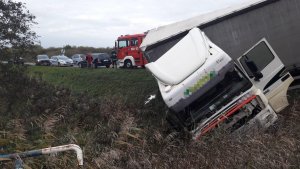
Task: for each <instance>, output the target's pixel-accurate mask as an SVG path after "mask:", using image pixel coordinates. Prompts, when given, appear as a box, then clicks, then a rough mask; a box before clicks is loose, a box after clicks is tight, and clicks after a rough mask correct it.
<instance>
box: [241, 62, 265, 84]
mask: <svg viewBox="0 0 300 169" xmlns="http://www.w3.org/2000/svg"><path fill="white" fill-rule="evenodd" d="M245 63H246V65H247V67H248V68H249V70H250V71H251V73H252V75H253V77H254V80H255V81H259V79H261V78H262V77H263V74H262V73H261V72H260V71H258V68H257V65H256V64H255V63H254V62H253V61H252V60H246V62H245Z"/></svg>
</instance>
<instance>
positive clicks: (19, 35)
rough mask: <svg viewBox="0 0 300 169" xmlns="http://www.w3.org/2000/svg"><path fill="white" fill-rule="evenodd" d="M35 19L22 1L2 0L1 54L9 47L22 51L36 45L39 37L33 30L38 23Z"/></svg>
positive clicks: (0, 11)
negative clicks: (32, 27)
mask: <svg viewBox="0 0 300 169" xmlns="http://www.w3.org/2000/svg"><path fill="white" fill-rule="evenodd" d="M34 19H35V16H34V15H32V14H31V13H30V12H29V10H27V9H26V7H25V5H24V4H23V3H22V2H14V1H12V0H0V54H3V53H5V52H7V51H8V49H9V48H11V49H14V50H16V51H18V52H19V53H21V52H22V51H25V50H26V49H28V48H30V47H32V46H33V45H34V43H35V42H36V39H37V35H36V33H35V32H34V31H32V30H31V26H33V25H35V24H37V23H36V22H35V21H34ZM0 57H1V56H0Z"/></svg>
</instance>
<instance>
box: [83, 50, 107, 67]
mask: <svg viewBox="0 0 300 169" xmlns="http://www.w3.org/2000/svg"><path fill="white" fill-rule="evenodd" d="M92 57H93V67H94V68H97V67H99V66H105V67H107V68H109V67H110V65H111V64H112V61H111V58H110V56H109V54H107V53H92ZM79 64H80V67H81V68H84V67H87V62H86V60H84V61H82V62H80V63H79Z"/></svg>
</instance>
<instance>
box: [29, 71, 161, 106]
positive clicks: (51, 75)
mask: <svg viewBox="0 0 300 169" xmlns="http://www.w3.org/2000/svg"><path fill="white" fill-rule="evenodd" d="M29 74H30V76H33V77H38V78H41V79H43V80H45V81H47V82H49V83H50V84H52V85H55V86H64V87H66V88H68V89H70V90H71V91H72V92H74V93H87V94H89V95H90V96H94V97H107V96H122V98H124V99H126V100H127V101H128V102H132V103H137V102H141V103H142V102H143V100H145V99H146V97H147V96H149V94H153V93H156V92H157V91H158V88H157V84H156V81H155V79H154V78H153V77H152V76H151V74H150V73H149V72H147V71H146V70H145V69H106V68H99V69H80V68H66V67H41V66H32V67H29Z"/></svg>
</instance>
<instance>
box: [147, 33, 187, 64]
mask: <svg viewBox="0 0 300 169" xmlns="http://www.w3.org/2000/svg"><path fill="white" fill-rule="evenodd" d="M182 38H183V37H180V38H174V39H171V40H168V41H167V42H164V43H162V42H161V43H158V44H156V45H154V46H151V47H149V48H148V49H147V50H146V51H145V52H144V56H145V58H146V60H147V61H148V62H149V63H150V62H155V61H156V60H158V59H159V58H160V57H161V56H163V55H164V54H165V53H166V52H167V51H168V50H170V49H171V48H172V47H173V46H174V45H176V44H177V43H178V42H179V41H180V40H181V39H182ZM187 52H188V51H187Z"/></svg>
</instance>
